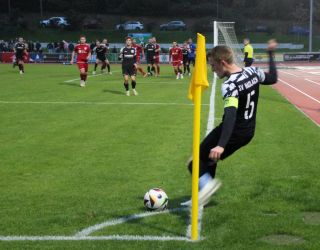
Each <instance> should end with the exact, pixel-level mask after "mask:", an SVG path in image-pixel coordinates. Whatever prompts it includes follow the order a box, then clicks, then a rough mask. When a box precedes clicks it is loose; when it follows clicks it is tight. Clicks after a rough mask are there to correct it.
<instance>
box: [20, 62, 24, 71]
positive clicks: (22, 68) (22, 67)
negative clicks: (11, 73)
mask: <svg viewBox="0 0 320 250" xmlns="http://www.w3.org/2000/svg"><path fill="white" fill-rule="evenodd" d="M21 70H22V72H23V73H24V66H23V64H21Z"/></svg>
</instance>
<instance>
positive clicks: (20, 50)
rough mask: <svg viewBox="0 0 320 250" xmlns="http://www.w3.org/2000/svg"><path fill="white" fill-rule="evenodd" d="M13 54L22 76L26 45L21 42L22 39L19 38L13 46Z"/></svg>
mask: <svg viewBox="0 0 320 250" xmlns="http://www.w3.org/2000/svg"><path fill="white" fill-rule="evenodd" d="M14 52H15V57H16V63H17V64H18V66H19V72H20V74H21V75H22V74H24V61H23V60H24V57H25V56H26V55H27V49H26V45H25V43H24V42H23V38H22V37H19V39H18V42H17V43H16V44H15V46H14Z"/></svg>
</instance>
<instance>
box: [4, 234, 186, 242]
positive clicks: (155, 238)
mask: <svg viewBox="0 0 320 250" xmlns="http://www.w3.org/2000/svg"><path fill="white" fill-rule="evenodd" d="M79 240H89V241H90V240H91V241H97V240H119V241H190V239H188V238H186V237H179V236H153V235H108V236H83V237H75V236H0V241H79Z"/></svg>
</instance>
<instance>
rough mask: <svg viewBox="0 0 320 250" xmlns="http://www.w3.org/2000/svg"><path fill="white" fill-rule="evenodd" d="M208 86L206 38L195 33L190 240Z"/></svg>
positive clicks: (196, 207)
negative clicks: (203, 94) (204, 102)
mask: <svg viewBox="0 0 320 250" xmlns="http://www.w3.org/2000/svg"><path fill="white" fill-rule="evenodd" d="M208 86H209V83H208V78H207V59H206V39H205V37H204V36H203V35H201V34H199V33H198V34H197V56H196V63H195V69H194V72H193V75H192V79H191V82H190V86H189V94H188V97H189V99H191V100H192V101H193V103H194V120H193V154H192V159H193V161H192V211H191V240H194V241H195V240H198V239H199V235H198V215H199V204H198V203H199V202H198V192H199V190H198V186H199V153H200V152H199V148H200V114H201V93H202V90H204V89H206V88H207V87H208Z"/></svg>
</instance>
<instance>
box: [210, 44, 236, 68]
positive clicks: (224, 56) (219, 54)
mask: <svg viewBox="0 0 320 250" xmlns="http://www.w3.org/2000/svg"><path fill="white" fill-rule="evenodd" d="M208 56H209V57H210V58H211V59H212V60H213V61H215V62H218V63H220V62H221V61H225V62H226V63H228V64H233V63H234V56H233V52H232V49H231V48H230V47H228V46H222V45H219V46H216V47H214V48H213V49H212V50H211V52H210V53H209V55H208Z"/></svg>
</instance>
